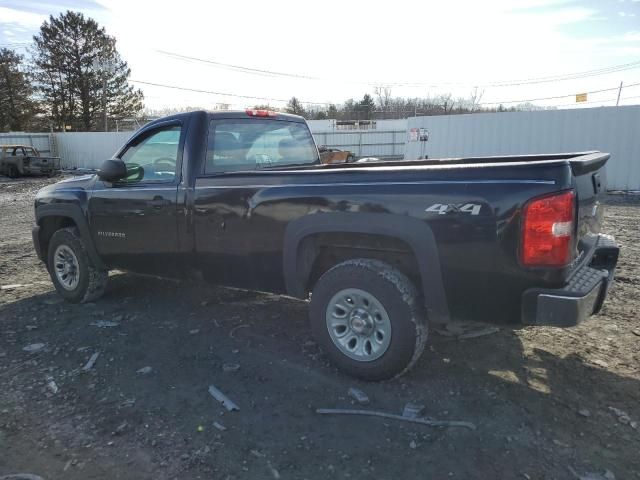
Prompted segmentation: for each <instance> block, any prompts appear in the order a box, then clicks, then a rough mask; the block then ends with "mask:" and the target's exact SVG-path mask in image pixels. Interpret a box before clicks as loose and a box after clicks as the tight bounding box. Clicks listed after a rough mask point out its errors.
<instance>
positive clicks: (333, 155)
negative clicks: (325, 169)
mask: <svg viewBox="0 0 640 480" xmlns="http://www.w3.org/2000/svg"><path fill="white" fill-rule="evenodd" d="M318 152H320V161H321V162H322V163H324V164H331V163H351V162H355V160H356V157H355V155H354V154H353V153H351V152H350V151H349V150H340V149H339V148H329V147H326V146H324V145H321V146H319V147H318Z"/></svg>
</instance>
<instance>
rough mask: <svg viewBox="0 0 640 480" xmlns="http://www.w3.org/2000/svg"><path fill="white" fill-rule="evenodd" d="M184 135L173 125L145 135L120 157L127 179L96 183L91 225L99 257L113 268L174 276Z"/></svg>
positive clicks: (91, 207)
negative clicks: (168, 273) (173, 267)
mask: <svg viewBox="0 0 640 480" xmlns="http://www.w3.org/2000/svg"><path fill="white" fill-rule="evenodd" d="M183 130H184V129H183V126H182V125H181V124H179V123H175V122H174V123H170V124H163V125H161V126H158V127H154V128H152V129H148V130H144V131H142V132H141V133H139V134H138V135H136V136H135V137H133V138H132V139H131V140H130V141H129V142H128V144H127V145H126V146H125V147H124V148H123V149H122V150H121V151H120V152H119V154H118V158H120V159H121V160H122V161H123V162H124V163H125V164H126V166H127V172H128V173H129V175H128V177H127V178H125V179H124V180H122V181H118V182H116V183H109V182H103V181H101V180H99V179H98V180H97V181H96V184H95V187H94V190H93V192H92V195H91V199H90V200H89V215H90V225H91V231H92V235H93V239H94V242H95V245H96V248H97V250H98V253H99V254H100V255H101V256H102V257H103V258H104V259H105V260H106V261H107V263H108V264H109V265H110V266H114V267H120V268H125V269H130V270H133V271H139V272H147V273H166V272H167V271H171V270H172V268H171V265H172V264H173V263H175V262H174V260H175V257H176V256H177V252H178V232H177V227H178V224H177V203H176V202H177V188H178V183H179V181H180V171H181V163H182V149H183V145H184V131H183Z"/></svg>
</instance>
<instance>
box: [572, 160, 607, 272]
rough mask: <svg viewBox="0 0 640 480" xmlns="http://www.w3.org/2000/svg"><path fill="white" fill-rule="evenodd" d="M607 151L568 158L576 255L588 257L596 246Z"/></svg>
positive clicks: (603, 193) (604, 188) (604, 186)
mask: <svg viewBox="0 0 640 480" xmlns="http://www.w3.org/2000/svg"><path fill="white" fill-rule="evenodd" d="M608 160H609V154H608V153H600V152H596V153H589V154H586V155H582V156H579V157H575V158H573V159H571V160H570V162H569V163H570V165H571V172H572V174H573V184H574V188H575V190H576V198H577V210H578V211H577V220H578V228H577V245H576V246H577V258H578V259H579V260H578V262H576V263H577V264H578V263H581V260H583V259H586V258H588V257H589V256H590V255H591V253H592V252H593V249H594V248H595V246H596V242H597V240H598V234H599V233H600V227H601V225H602V219H603V215H604V209H603V205H602V200H603V197H604V195H605V194H606V191H607V181H606V180H607V179H606V171H605V165H606V163H607V161H608Z"/></svg>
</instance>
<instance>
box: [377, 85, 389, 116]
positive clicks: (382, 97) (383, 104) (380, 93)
mask: <svg viewBox="0 0 640 480" xmlns="http://www.w3.org/2000/svg"><path fill="white" fill-rule="evenodd" d="M374 93H375V95H376V97H378V106H379V107H380V110H382V111H383V112H384V113H386V112H388V111H389V108H390V107H391V98H392V97H391V87H386V86H382V85H380V86H377V87H375V89H374Z"/></svg>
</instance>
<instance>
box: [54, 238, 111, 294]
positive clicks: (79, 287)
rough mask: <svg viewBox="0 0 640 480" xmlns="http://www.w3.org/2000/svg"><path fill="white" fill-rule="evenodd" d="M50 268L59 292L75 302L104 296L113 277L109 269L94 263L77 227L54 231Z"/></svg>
mask: <svg viewBox="0 0 640 480" xmlns="http://www.w3.org/2000/svg"><path fill="white" fill-rule="evenodd" d="M47 268H48V270H49V275H50V276H51V280H52V281H53V285H54V286H55V287H56V290H57V291H58V293H59V294H60V295H61V296H62V297H64V298H65V299H66V300H68V301H69V302H72V303H84V302H90V301H92V300H96V299H97V298H100V297H101V296H102V294H103V293H104V291H105V288H106V286H107V280H108V278H109V274H108V272H107V271H106V270H101V269H99V268H96V267H95V266H94V265H93V264H92V263H91V259H90V258H89V256H88V255H87V251H86V249H85V247H84V244H83V242H82V238H81V237H80V233H79V232H78V230H77V229H76V228H74V227H69V228H63V229H61V230H58V231H57V232H55V233H54V234H53V235H52V237H51V240H50V241H49V250H48V255H47Z"/></svg>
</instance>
